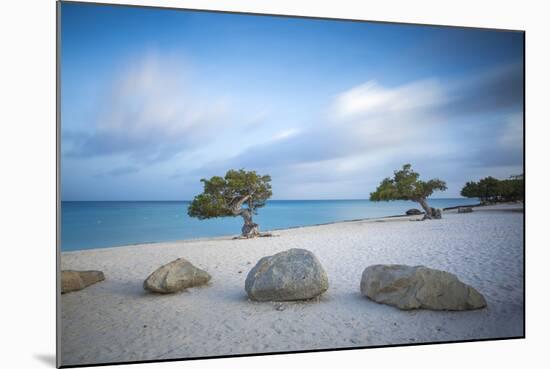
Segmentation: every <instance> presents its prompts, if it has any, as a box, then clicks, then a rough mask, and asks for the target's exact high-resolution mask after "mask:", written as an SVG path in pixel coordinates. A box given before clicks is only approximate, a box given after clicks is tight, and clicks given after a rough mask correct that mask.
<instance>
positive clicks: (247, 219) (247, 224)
mask: <svg viewBox="0 0 550 369" xmlns="http://www.w3.org/2000/svg"><path fill="white" fill-rule="evenodd" d="M240 215H241V216H242V217H243V220H244V225H243V227H242V228H241V235H242V236H243V237H245V238H253V237H257V236H259V235H260V229H259V226H258V225H257V224H256V223H254V222H253V221H252V211H251V210H250V209H242V210H241V214H240Z"/></svg>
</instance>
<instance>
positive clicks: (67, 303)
mask: <svg viewBox="0 0 550 369" xmlns="http://www.w3.org/2000/svg"><path fill="white" fill-rule="evenodd" d="M521 210H522V207H521V205H499V206H492V207H479V208H475V209H474V212H473V213H467V214H458V213H457V212H456V210H454V211H447V212H444V216H443V219H441V220H433V221H424V222H417V221H411V220H412V219H415V217H399V218H386V219H378V220H364V221H353V222H342V223H334V224H328V225H320V226H311V227H303V228H294V229H287V230H280V231H275V232H274V234H275V237H270V238H257V239H251V240H233V239H231V238H221V239H220V238H217V239H208V240H197V241H178V242H167V243H156V244H143V245H133V246H125V247H115V248H108V249H94V250H86V251H74V252H64V253H62V256H61V265H62V269H75V270H88V269H94V270H101V271H103V272H104V273H105V278H106V279H105V281H103V282H100V283H97V284H95V285H92V286H90V287H88V288H86V289H84V290H81V291H77V292H72V293H68V294H64V295H62V297H61V310H62V314H61V318H62V320H61V327H62V331H61V335H62V347H61V363H62V364H63V365H71V364H89V363H103V362H115V361H136V360H158V359H171V358H188V357H205V356H217V355H235V354H251V353H262V352H275V351H296V350H311V349H327V348H338V347H361V346H377V345H388V344H408V343H420V342H435V341H454V340H469V339H485V338H499V337H517V336H522V335H523V334H524V332H523V321H524V315H523V277H524V276H523V247H524V246H523V214H522V212H521ZM236 231H238V230H236ZM290 248H304V249H307V250H310V251H312V252H313V253H314V254H315V255H316V256H317V258H318V259H319V261H320V262H321V263H322V265H323V267H324V268H325V270H326V272H327V274H328V277H329V289H328V291H327V292H326V293H325V294H323V295H322V296H321V297H320V298H319V299H317V300H314V301H307V302H287V303H271V302H267V303H266V302H263V303H260V302H252V301H249V300H248V299H247V295H246V293H245V291H244V281H245V278H246V276H247V273H248V271H249V270H250V269H251V268H252V267H253V266H254V265H255V264H256V262H257V261H258V260H259V259H260V258H261V257H263V256H266V255H272V254H274V253H277V252H279V251H283V250H287V249H290ZM178 257H184V258H186V259H188V260H189V261H191V262H192V263H193V264H194V265H196V266H197V267H199V268H202V269H204V270H206V271H208V272H209V273H210V274H211V275H212V280H211V281H210V283H209V285H208V286H205V287H200V288H192V289H188V290H187V291H185V292H182V293H177V294H172V295H158V294H151V293H147V292H146V291H144V289H143V287H142V284H143V280H144V279H145V278H146V277H147V276H148V275H149V274H150V273H151V272H152V271H154V270H155V269H156V268H158V267H159V266H161V265H162V264H165V263H167V262H170V261H172V260H174V259H176V258H178ZM380 263H382V264H409V265H426V266H429V267H432V268H437V269H443V270H446V271H449V272H451V273H454V274H456V275H457V276H458V277H459V278H460V279H461V280H462V281H463V282H465V283H468V284H470V285H472V286H473V287H475V288H476V289H477V290H478V291H480V292H481V293H482V294H483V295H484V296H485V298H486V300H487V303H488V307H487V308H485V309H482V310H474V311H465V312H445V311H427V310H415V311H401V310H399V309H397V308H395V307H392V306H387V305H381V304H378V303H375V302H373V301H370V300H369V299H367V298H366V297H364V296H361V294H360V291H359V283H360V279H361V273H362V272H363V270H364V269H365V267H367V266H369V265H372V264H380Z"/></svg>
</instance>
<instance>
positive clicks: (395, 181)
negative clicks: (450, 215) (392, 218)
mask: <svg viewBox="0 0 550 369" xmlns="http://www.w3.org/2000/svg"><path fill="white" fill-rule="evenodd" d="M419 177H420V175H419V174H418V173H417V172H415V171H414V170H412V169H411V165H410V164H405V165H403V168H402V169H400V170H396V171H394V172H393V178H389V177H388V178H385V179H384V180H382V182H381V183H380V185H379V186H378V188H377V189H376V191H375V192H371V194H370V200H371V201H391V200H412V201H417V202H418V201H420V200H425V199H426V198H428V197H429V196H430V195H432V194H433V193H434V191H445V190H446V189H447V185H446V184H445V182H444V181H442V180H440V179H437V178H436V179H430V180H429V181H421V180H420V179H418V178H419Z"/></svg>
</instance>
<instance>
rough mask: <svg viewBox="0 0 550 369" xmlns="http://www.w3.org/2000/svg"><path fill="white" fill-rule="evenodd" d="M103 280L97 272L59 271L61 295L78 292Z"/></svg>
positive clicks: (101, 274) (101, 275)
mask: <svg viewBox="0 0 550 369" xmlns="http://www.w3.org/2000/svg"><path fill="white" fill-rule="evenodd" d="M104 279H105V276H104V275H103V272H100V271H98V270H84V271H76V270H63V271H61V293H67V292H73V291H79V290H81V289H83V288H86V287H88V286H91V285H92V284H94V283H97V282H101V281H103V280H104Z"/></svg>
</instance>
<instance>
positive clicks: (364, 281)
mask: <svg viewBox="0 0 550 369" xmlns="http://www.w3.org/2000/svg"><path fill="white" fill-rule="evenodd" d="M361 293H362V294H363V295H365V296H367V297H368V298H370V299H371V300H374V301H376V302H379V303H382V304H387V305H392V306H396V307H398V308H400V309H403V310H409V309H431V310H470V309H480V308H483V307H485V306H487V303H486V302H485V298H484V297H483V296H482V295H481V294H480V293H479V292H478V291H476V290H475V289H474V288H473V287H471V286H468V285H467V284H464V283H462V282H461V281H460V280H459V279H458V278H457V277H456V276H455V275H454V274H451V273H448V272H445V271H442V270H436V269H431V268H427V267H425V266H408V265H371V266H369V267H367V268H366V269H365V271H364V272H363V276H362V278H361Z"/></svg>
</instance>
